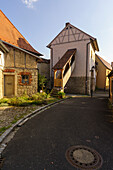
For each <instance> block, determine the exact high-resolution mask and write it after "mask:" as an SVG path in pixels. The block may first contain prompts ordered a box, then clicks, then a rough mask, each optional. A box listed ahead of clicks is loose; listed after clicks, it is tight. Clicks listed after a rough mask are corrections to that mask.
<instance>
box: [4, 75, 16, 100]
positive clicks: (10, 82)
mask: <svg viewBox="0 0 113 170" xmlns="http://www.w3.org/2000/svg"><path fill="white" fill-rule="evenodd" d="M13 95H14V76H12V75H5V76H4V96H8V97H11V96H13Z"/></svg>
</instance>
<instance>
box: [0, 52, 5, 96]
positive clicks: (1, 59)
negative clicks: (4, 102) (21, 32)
mask: <svg viewBox="0 0 113 170" xmlns="http://www.w3.org/2000/svg"><path fill="white" fill-rule="evenodd" d="M3 67H4V53H3V52H2V51H0V98H2V97H3V74H2V70H3Z"/></svg>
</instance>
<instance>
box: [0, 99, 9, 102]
mask: <svg viewBox="0 0 113 170" xmlns="http://www.w3.org/2000/svg"><path fill="white" fill-rule="evenodd" d="M8 100H9V99H8V98H2V99H0V103H7V102H8Z"/></svg>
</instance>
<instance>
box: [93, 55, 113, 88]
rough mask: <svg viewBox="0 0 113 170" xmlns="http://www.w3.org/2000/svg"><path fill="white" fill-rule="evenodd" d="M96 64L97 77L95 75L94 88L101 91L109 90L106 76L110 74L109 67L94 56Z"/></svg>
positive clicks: (98, 57)
mask: <svg viewBox="0 0 113 170" xmlns="http://www.w3.org/2000/svg"><path fill="white" fill-rule="evenodd" d="M96 63H97V75H96V87H97V89H101V90H108V89H109V78H108V74H109V73H110V72H111V70H112V67H111V65H110V64H109V63H108V62H107V61H105V60H104V59H103V58H102V57H100V56H99V55H97V54H96Z"/></svg>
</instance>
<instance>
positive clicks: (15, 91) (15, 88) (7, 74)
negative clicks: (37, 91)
mask: <svg viewBox="0 0 113 170" xmlns="http://www.w3.org/2000/svg"><path fill="white" fill-rule="evenodd" d="M5 76H14V96H17V75H16V74H15V73H3V96H5Z"/></svg>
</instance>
